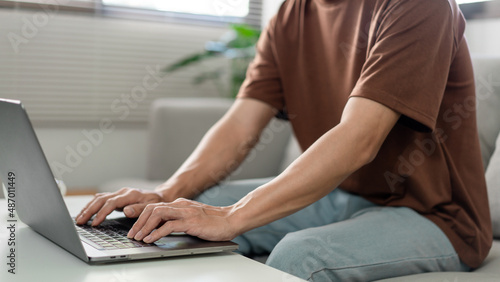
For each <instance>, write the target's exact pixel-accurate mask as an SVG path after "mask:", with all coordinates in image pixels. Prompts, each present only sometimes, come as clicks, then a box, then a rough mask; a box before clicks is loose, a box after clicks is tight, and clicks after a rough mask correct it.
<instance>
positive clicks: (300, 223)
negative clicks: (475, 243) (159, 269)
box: [196, 178, 469, 281]
mask: <svg viewBox="0 0 500 282" xmlns="http://www.w3.org/2000/svg"><path fill="white" fill-rule="evenodd" d="M269 180H271V179H270V178H265V179H252V180H243V181H233V182H227V183H223V184H221V185H217V186H214V187H212V188H211V189H209V190H207V191H205V192H204V193H202V194H201V195H200V196H199V197H198V198H197V199H196V200H198V201H200V202H203V203H206V204H210V205H214V206H227V205H231V204H233V203H235V202H237V201H238V200H239V199H240V198H242V197H243V196H245V195H246V194H247V193H248V192H250V191H252V190H253V189H255V188H257V187H258V186H260V185H262V184H264V183H266V182H267V181H269ZM276 204H280V203H276ZM233 241H235V242H236V243H238V244H239V245H240V249H239V251H240V252H241V253H242V254H244V255H248V256H252V255H262V254H269V253H270V255H269V258H268V260H267V262H266V264H268V265H270V266H272V267H275V268H277V269H280V270H282V271H284V272H287V273H290V274H293V275H295V276H297V277H300V278H303V279H306V280H310V281H372V280H378V279H384V278H390V277H397V276H403V275H410V274H416V273H422V272H432V271H468V270H469V268H468V267H467V266H466V265H465V264H463V263H461V261H460V259H459V257H458V255H457V253H456V252H455V250H454V249H453V246H452V245H451V243H450V241H449V240H448V238H447V237H446V235H445V234H444V233H443V232H442V231H441V230H440V229H439V228H438V227H437V226H436V225H435V224H434V223H432V222H431V221H429V220H428V219H426V218H424V217H423V216H421V215H419V214H418V213H416V212H415V211H413V210H412V209H409V208H406V207H383V206H377V205H375V204H373V203H371V202H369V201H367V200H365V199H364V198H362V197H359V196H356V195H352V194H349V193H346V192H345V191H343V190H341V189H335V190H334V191H333V192H331V193H330V194H328V195H327V196H325V197H324V198H322V199H320V200H319V201H317V202H316V203H314V204H312V205H310V206H308V207H306V208H304V209H303V210H300V211H298V212H296V213H294V214H292V215H290V216H288V217H285V218H283V219H280V220H277V221H275V222H272V223H270V224H268V225H265V226H262V227H259V228H256V229H253V230H251V231H249V232H247V233H245V234H243V235H241V236H239V237H237V238H235V239H234V240H233Z"/></svg>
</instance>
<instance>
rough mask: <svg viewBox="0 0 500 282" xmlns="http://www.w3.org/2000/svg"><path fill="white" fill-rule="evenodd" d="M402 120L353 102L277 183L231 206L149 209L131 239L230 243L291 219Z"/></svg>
mask: <svg viewBox="0 0 500 282" xmlns="http://www.w3.org/2000/svg"><path fill="white" fill-rule="evenodd" d="M399 116H400V115H399V114H398V113H396V112H394V111H393V110H391V109H389V108H387V107H386V106H384V105H382V104H379V103H377V102H375V101H372V100H369V99H365V98H356V97H353V98H350V99H349V101H348V103H347V105H346V107H345V109H344V112H343V115H342V119H341V122H340V123H339V124H338V125H337V126H336V127H334V128H332V129H331V130H330V131H328V132H327V133H325V134H324V135H323V136H322V137H321V138H319V139H318V140H317V141H316V142H315V143H314V144H313V145H312V146H311V147H310V148H309V149H308V150H306V151H305V152H304V153H303V154H302V156H301V157H299V158H298V159H297V160H296V161H295V162H293V163H292V164H291V165H290V167H288V168H287V169H286V170H285V171H284V172H283V173H282V174H281V175H279V176H278V177H276V178H275V179H274V180H273V181H271V182H269V183H267V184H265V185H263V186H261V187H259V188H257V189H256V190H254V191H253V192H251V193H249V194H248V195H247V196H245V197H244V198H242V199H241V200H240V201H238V202H237V203H236V204H234V205H232V206H229V207H211V206H207V205H203V204H200V203H196V202H193V201H189V200H185V199H179V200H177V201H175V202H173V203H168V204H152V205H149V206H148V207H146V209H145V210H144V212H143V213H142V214H141V216H140V217H139V219H138V220H137V222H136V224H135V225H134V227H133V228H132V229H131V230H130V232H129V237H134V238H135V239H137V240H143V239H144V241H146V242H153V241H155V240H157V239H159V238H161V237H162V236H164V235H167V234H169V233H171V232H175V231H183V232H186V233H188V234H191V235H194V236H198V237H200V238H203V239H208V240H228V239H232V238H234V237H236V236H238V235H239V234H242V233H244V232H246V231H248V230H251V229H253V228H256V227H259V226H262V225H265V224H267V223H269V222H272V221H274V220H277V219H279V218H282V217H285V216H287V215H290V214H292V213H294V212H296V211H298V210H300V209H302V208H304V207H306V206H308V205H310V204H312V203H314V202H315V201H317V200H319V199H321V198H322V197H323V196H325V195H326V194H328V193H329V192H331V191H332V190H333V189H334V188H335V187H337V186H338V185H339V184H340V183H341V182H342V181H343V180H344V179H345V178H347V177H348V176H349V175H350V174H351V173H353V172H355V171H356V170H358V169H359V168H361V167H362V166H364V165H365V164H368V163H369V162H371V161H372V160H373V159H374V158H375V156H376V155H377V153H378V151H379V149H380V147H381V145H382V143H383V142H384V140H385V138H386V137H387V135H388V134H389V132H390V131H391V129H392V128H393V127H394V125H395V124H396V122H397V120H398V119H399ZM163 222H165V223H164V224H163V225H162V226H161V227H159V228H158V229H157V230H156V231H153V230H154V229H155V228H157V227H158V225H159V224H162V223H163ZM152 231H153V232H152ZM148 235H150V236H148ZM146 236H148V237H146Z"/></svg>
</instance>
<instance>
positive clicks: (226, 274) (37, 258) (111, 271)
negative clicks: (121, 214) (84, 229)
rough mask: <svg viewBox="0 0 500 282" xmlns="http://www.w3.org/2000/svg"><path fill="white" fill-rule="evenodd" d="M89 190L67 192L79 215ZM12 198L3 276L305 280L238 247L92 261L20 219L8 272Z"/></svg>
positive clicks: (91, 281)
mask: <svg viewBox="0 0 500 282" xmlns="http://www.w3.org/2000/svg"><path fill="white" fill-rule="evenodd" d="M89 199H90V197H89V196H78V197H76V196H73V197H66V199H65V200H66V203H67V206H68V209H69V210H70V213H71V214H72V215H75V214H77V213H78V211H79V210H80V209H81V207H83V205H84V204H85V203H86V202H87V201H88V200H89ZM7 220H8V217H7V203H6V200H5V199H1V200H0V265H1V267H0V281H51V282H52V281H88V282H96V281H110V282H112V281H117V282H118V281H131V282H132V281H133V282H136V281H203V282H206V281H217V282H220V281H231V282H234V281H252V282H254V281H273V282H274V281H303V280H300V279H298V278H296V277H294V276H291V275H289V274H286V273H284V272H281V271H279V270H276V269H274V268H271V267H268V266H266V265H264V264H261V263H259V262H256V261H253V260H251V259H248V258H246V257H244V256H241V255H238V254H235V253H220V254H212V255H197V256H187V257H177V258H163V259H153V260H145V261H134V262H124V263H114V264H105V265H88V264H87V263H85V262H83V261H81V260H80V259H78V258H77V257H75V256H73V255H72V254H70V253H69V252H67V251H65V250H64V249H62V248H60V247H59V246H57V245H55V244H54V243H52V242H51V241H49V240H47V239H45V238H44V237H42V236H41V235H39V234H38V233H36V232H34V231H33V230H32V229H31V228H29V227H27V226H26V225H25V224H23V223H21V222H20V221H19V220H18V222H17V224H16V232H15V236H16V237H15V240H16V252H17V253H16V274H10V273H9V272H8V269H9V267H8V265H7V262H8V261H7V260H8V258H7V256H8V255H9V248H10V247H9V246H8V238H9V236H10V231H9V230H8V229H7V226H8V222H7Z"/></svg>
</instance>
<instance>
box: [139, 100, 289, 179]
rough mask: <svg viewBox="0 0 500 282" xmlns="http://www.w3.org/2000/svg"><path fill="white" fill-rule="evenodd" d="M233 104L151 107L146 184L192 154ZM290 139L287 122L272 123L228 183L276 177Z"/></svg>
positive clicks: (179, 103) (183, 102)
mask: <svg viewBox="0 0 500 282" xmlns="http://www.w3.org/2000/svg"><path fill="white" fill-rule="evenodd" d="M233 101H234V100H232V99H225V98H162V99H158V100H156V101H155V102H154V103H153V104H152V107H151V111H150V120H149V148H148V168H147V178H148V180H152V181H155V180H166V179H167V178H168V177H170V176H171V175H172V174H173V173H174V172H175V171H176V170H177V168H178V167H179V166H180V165H181V164H182V162H184V160H185V159H186V158H187V157H188V156H189V154H190V153H191V152H192V151H193V150H194V148H195V147H196V145H197V144H198V142H199V141H200V140H201V138H202V137H203V135H204V134H205V133H206V132H207V131H208V129H209V128H210V127H211V126H212V125H213V124H214V123H215V122H216V121H217V120H219V119H220V118H221V117H222V116H223V115H224V113H225V112H226V111H227V109H229V107H230V106H231V105H232V103H233ZM290 135H291V130H290V126H289V125H288V123H287V122H284V121H279V120H276V119H274V120H273V121H272V122H271V123H270V124H269V125H268V126H267V128H266V129H265V130H264V132H263V133H262V135H261V138H260V141H259V143H258V144H257V145H256V146H255V148H254V149H253V150H252V152H250V154H249V155H248V157H247V159H246V160H245V161H244V162H243V164H242V165H241V166H240V168H238V169H237V170H236V171H234V172H233V173H232V174H231V175H230V177H229V178H230V179H231V180H236V179H246V178H261V177H270V176H275V175H277V174H278V173H279V171H280V164H281V162H282V159H283V157H284V154H285V148H286V145H287V143H288V140H289V138H290Z"/></svg>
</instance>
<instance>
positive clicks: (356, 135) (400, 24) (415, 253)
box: [77, 0, 492, 281]
mask: <svg viewBox="0 0 500 282" xmlns="http://www.w3.org/2000/svg"><path fill="white" fill-rule="evenodd" d="M464 28H465V22H464V19H463V17H462V15H461V12H460V11H459V9H458V6H457V4H456V3H455V2H454V1H453V0H450V1H448V0H309V1H307V0H290V1H286V2H285V3H284V4H283V5H282V7H281V8H280V10H279V12H278V14H277V15H276V16H275V17H274V18H273V19H272V20H271V21H270V23H269V25H268V27H267V28H266V30H265V31H264V32H263V33H262V36H261V38H260V40H259V43H258V45H257V50H258V54H257V56H256V58H255V60H254V61H253V63H252V64H251V65H250V67H249V70H248V73H247V79H246V81H245V82H244V84H243V86H242V88H241V90H240V93H239V96H238V99H236V101H235V103H234V105H233V106H232V108H231V109H230V110H229V111H228V113H227V114H226V115H225V116H224V117H223V118H222V119H221V120H220V121H219V122H218V123H217V124H216V125H215V126H214V127H213V128H212V129H211V130H210V131H209V132H208V133H207V134H206V136H205V137H204V138H203V140H202V141H201V143H200V144H199V146H198V147H197V149H196V150H195V151H194V152H193V154H192V155H191V156H190V157H189V158H188V160H186V162H185V163H184V164H183V165H182V166H181V168H179V170H178V171H177V172H176V173H175V174H174V175H173V176H172V177H171V178H170V179H168V180H167V181H166V182H165V183H164V184H162V185H160V186H159V187H158V188H157V189H156V191H154V192H153V191H141V190H138V189H130V188H124V189H122V190H120V191H118V192H116V193H106V194H98V195H96V197H95V198H94V200H93V201H92V202H90V203H89V204H88V205H87V206H86V207H85V208H84V209H83V210H82V212H81V214H80V215H79V216H78V218H77V222H78V223H80V224H82V223H84V222H86V221H87V220H89V219H90V217H91V216H92V215H94V214H96V217H95V219H94V220H93V224H94V225H97V224H99V223H101V222H102V221H103V220H104V218H105V216H106V215H107V214H109V213H110V212H111V211H113V210H114V209H117V208H124V212H125V214H126V215H127V216H129V217H138V216H139V215H140V216H139V219H138V221H137V222H136V224H135V225H134V227H132V229H131V230H130V232H129V237H131V238H132V237H133V238H135V239H136V240H144V241H145V242H153V241H155V240H157V239H159V238H160V237H162V236H164V235H167V234H169V233H171V232H174V231H175V232H177V231H184V232H186V233H188V234H191V235H194V236H198V237H200V238H203V239H207V240H230V239H235V240H236V241H237V242H238V243H239V244H240V246H241V251H242V252H244V253H254V254H255V253H261V252H270V253H271V254H270V257H269V259H268V262H267V263H268V264H269V265H271V266H273V267H276V268H279V269H282V270H284V271H286V272H289V273H292V274H294V275H297V276H299V277H302V278H304V279H309V280H314V281H323V280H327V281H328V280H338V281H346V280H347V281H351V280H352V281H365V280H376V279H382V278H387V277H394V276H400V275H407V274H413V273H420V272H428V271H467V270H469V269H471V268H475V267H478V266H479V265H480V264H481V262H482V261H483V259H484V258H485V256H486V255H487V253H488V251H489V248H490V246H491V240H492V239H491V237H492V235H491V226H490V218H489V211H488V205H487V196H486V188H485V181H484V171H483V168H482V165H481V159H480V152H479V145H478V144H479V143H478V138H477V129H476V120H475V108H474V101H475V100H474V99H475V96H474V95H475V94H474V81H473V75H472V67H471V61H470V56H469V52H468V48H467V44H466V41H465V38H464V35H463V33H464ZM471 104H472V106H471ZM277 114H278V115H279V116H285V117H287V118H288V119H289V121H290V123H291V124H292V126H293V129H294V133H295V135H296V137H297V139H298V141H299V143H300V145H301V147H302V149H303V150H304V153H303V154H302V155H301V157H300V158H298V159H297V160H296V161H295V162H293V163H292V164H291V165H290V167H288V168H287V169H286V170H285V171H284V172H283V173H282V174H281V175H279V176H277V177H276V178H274V179H272V180H270V181H268V182H265V181H261V182H264V183H259V181H255V182H253V183H254V185H253V186H252V185H251V182H247V183H244V184H241V183H240V184H235V185H231V184H228V185H225V186H215V187H214V188H212V190H208V191H207V192H206V193H202V192H203V191H205V190H206V189H207V188H209V187H212V186H214V185H216V183H217V181H219V180H220V179H213V178H211V175H220V174H219V173H218V172H220V171H225V168H226V167H227V164H228V163H232V162H237V163H239V162H241V161H242V160H243V159H244V158H245V155H246V153H247V152H248V151H249V150H250V149H251V148H252V146H253V145H254V144H255V142H256V141H257V140H258V137H259V134H260V133H261V131H262V130H263V128H264V127H265V125H266V124H267V123H268V122H269V120H270V119H271V118H272V117H273V116H275V115H277ZM227 173H229V171H227ZM249 183H250V184H249ZM336 187H338V188H336ZM255 188H256V189H255ZM214 189H215V192H214ZM254 189H255V190H254ZM200 194H201V195H200ZM197 196H198V198H197V199H198V200H199V201H202V202H204V204H202V203H200V202H197V201H192V200H187V199H185V198H188V199H193V198H195V197H197ZM239 197H242V198H241V199H239ZM209 204H210V205H209ZM155 228H157V229H156V230H154V229H155ZM153 230H154V231H153Z"/></svg>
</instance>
